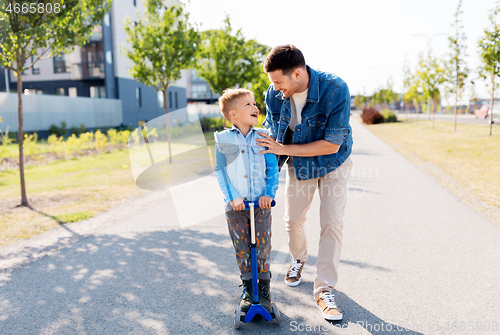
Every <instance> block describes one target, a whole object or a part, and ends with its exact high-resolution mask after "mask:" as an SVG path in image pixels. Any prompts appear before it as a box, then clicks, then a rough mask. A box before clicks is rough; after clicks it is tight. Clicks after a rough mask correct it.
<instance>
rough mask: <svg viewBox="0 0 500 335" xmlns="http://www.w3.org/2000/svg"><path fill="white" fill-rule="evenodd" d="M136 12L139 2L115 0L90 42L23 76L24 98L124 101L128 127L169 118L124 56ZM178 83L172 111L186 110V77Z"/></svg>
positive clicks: (1, 85)
mask: <svg viewBox="0 0 500 335" xmlns="http://www.w3.org/2000/svg"><path fill="white" fill-rule="evenodd" d="M136 11H138V12H140V13H141V12H143V4H142V1H140V0H114V1H113V3H112V6H111V10H110V12H109V13H108V14H106V16H105V18H104V20H103V23H102V25H101V26H96V27H94V31H93V34H92V36H91V38H90V40H89V41H88V43H87V44H86V45H84V46H82V47H80V46H75V47H74V50H73V51H72V52H70V53H67V54H64V55H60V56H56V57H54V58H49V59H42V60H39V61H38V62H37V64H36V65H35V66H34V67H33V68H31V69H29V70H27V71H26V73H24V74H23V75H22V76H23V92H24V93H25V94H50V95H61V96H70V97H87V98H93V99H99V98H108V99H120V100H121V101H122V106H123V107H122V108H123V123H124V124H127V125H131V126H137V125H138V124H139V123H141V122H147V121H149V120H151V119H154V118H155V117H157V116H160V115H162V114H163V113H164V105H163V103H164V102H163V95H162V94H161V92H157V91H156V90H155V89H154V88H153V87H147V86H146V85H144V84H142V83H139V82H137V81H136V80H134V79H133V77H132V76H131V75H130V73H129V68H130V67H131V65H132V63H131V62H130V61H129V60H128V58H127V57H125V56H124V55H122V49H123V47H124V46H125V47H127V42H126V39H127V37H126V33H125V28H124V23H123V21H124V18H125V17H126V16H129V17H130V18H131V21H132V22H135V21H136V20H137V16H136ZM5 73H6V72H5V71H0V90H2V91H5V90H6V87H5V86H6V84H5V83H6V80H5ZM187 74H190V70H185V71H183V74H182V78H181V79H180V80H178V81H177V82H175V83H173V85H171V87H170V88H169V89H168V91H167V98H168V107H169V110H171V111H173V110H177V109H180V108H184V107H186V105H187V96H186V88H187V85H188V82H187V79H186V76H187ZM7 76H8V80H7V81H8V82H9V88H10V90H11V91H16V90H17V84H16V77H15V76H14V74H13V73H12V72H10V73H8V74H7Z"/></svg>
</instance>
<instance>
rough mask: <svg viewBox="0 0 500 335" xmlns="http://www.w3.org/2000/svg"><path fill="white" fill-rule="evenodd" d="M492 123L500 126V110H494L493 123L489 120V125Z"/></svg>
mask: <svg viewBox="0 0 500 335" xmlns="http://www.w3.org/2000/svg"><path fill="white" fill-rule="evenodd" d="M490 122H493V123H496V124H500V109H493V121H492V120H491V119H490V118H488V123H490Z"/></svg>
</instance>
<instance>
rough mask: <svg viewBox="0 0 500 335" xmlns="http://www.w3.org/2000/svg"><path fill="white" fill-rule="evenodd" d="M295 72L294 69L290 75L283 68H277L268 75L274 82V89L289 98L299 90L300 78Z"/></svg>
mask: <svg viewBox="0 0 500 335" xmlns="http://www.w3.org/2000/svg"><path fill="white" fill-rule="evenodd" d="M295 72H296V71H293V72H291V73H290V75H289V76H286V75H284V74H283V71H282V70H276V71H273V72H268V73H267V75H268V76H269V80H270V81H271V83H273V86H274V90H275V91H281V93H283V95H284V96H285V98H289V97H291V96H292V95H293V94H294V93H295V92H296V91H297V86H298V78H296V75H295Z"/></svg>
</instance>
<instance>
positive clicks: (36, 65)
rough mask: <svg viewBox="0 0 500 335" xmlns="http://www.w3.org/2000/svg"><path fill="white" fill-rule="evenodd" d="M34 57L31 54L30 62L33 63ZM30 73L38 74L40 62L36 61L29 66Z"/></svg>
mask: <svg viewBox="0 0 500 335" xmlns="http://www.w3.org/2000/svg"><path fill="white" fill-rule="evenodd" d="M34 59H35V57H34V56H31V64H33V60H34ZM31 73H32V74H40V63H39V62H36V64H34V65H33V67H32V68H31Z"/></svg>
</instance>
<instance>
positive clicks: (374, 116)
mask: <svg viewBox="0 0 500 335" xmlns="http://www.w3.org/2000/svg"><path fill="white" fill-rule="evenodd" d="M361 119H362V120H363V123H366V124H378V123H382V122H384V117H383V116H382V114H380V112H379V111H378V110H376V109H375V108H373V107H367V108H365V109H363V113H361Z"/></svg>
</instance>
